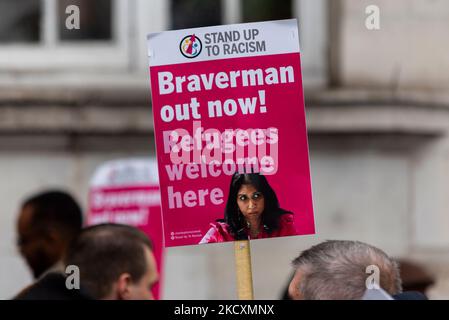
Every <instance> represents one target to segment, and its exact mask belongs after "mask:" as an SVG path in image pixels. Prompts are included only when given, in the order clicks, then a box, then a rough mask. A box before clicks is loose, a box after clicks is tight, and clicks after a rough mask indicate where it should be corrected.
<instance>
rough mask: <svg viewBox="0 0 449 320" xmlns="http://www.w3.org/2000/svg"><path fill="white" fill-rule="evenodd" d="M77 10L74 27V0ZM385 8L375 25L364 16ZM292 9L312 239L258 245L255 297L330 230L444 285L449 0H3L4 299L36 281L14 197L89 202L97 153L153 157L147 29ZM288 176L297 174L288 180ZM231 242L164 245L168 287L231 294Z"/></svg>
mask: <svg viewBox="0 0 449 320" xmlns="http://www.w3.org/2000/svg"><path fill="white" fill-rule="evenodd" d="M71 4H75V5H78V6H79V8H80V13H81V25H80V27H81V28H80V30H67V29H66V28H65V27H64V26H65V19H66V17H67V16H68V14H66V12H65V8H66V7H67V6H68V5H71ZM372 4H374V5H377V6H378V7H379V8H380V30H368V29H367V28H366V26H365V19H366V18H367V14H366V13H365V8H366V7H367V6H368V5H372ZM291 17H296V18H297V19H298V21H299V28H300V41H301V43H300V45H301V52H302V56H301V58H302V68H303V79H304V83H305V97H306V113H307V121H308V129H309V142H310V154H311V169H312V181H313V192H314V206H315V217H316V228H317V235H316V236H307V237H295V238H280V239H275V240H259V241H255V242H253V243H252V259H253V276H254V287H255V297H256V298H257V299H276V298H278V297H279V296H280V295H281V291H282V290H283V286H284V285H285V284H286V283H287V281H288V276H289V273H290V261H291V260H292V259H293V258H294V257H295V256H296V255H297V254H299V252H300V251H301V250H303V249H305V248H307V247H309V246H310V245H312V244H314V243H317V242H320V241H323V240H326V239H354V240H361V241H365V242H368V243H370V244H373V245H376V246H379V247H380V248H382V249H384V250H385V251H386V252H387V253H389V254H391V255H393V256H397V257H403V258H409V259H416V260H417V261H420V262H421V263H423V264H424V265H425V266H427V267H428V268H429V269H430V270H431V271H432V272H433V273H434V274H435V275H436V276H437V283H436V286H435V287H434V288H433V289H432V290H431V292H430V293H431V297H435V298H449V274H448V272H447V271H446V270H449V268H448V266H449V196H448V194H449V138H448V133H449V94H448V93H447V89H448V88H449V72H447V70H449V55H447V51H448V49H449V48H448V46H449V45H448V42H447V41H446V40H447V39H448V37H447V34H446V30H448V29H449V19H448V17H449V3H448V2H447V1H444V0H433V1H430V0H397V1H387V0H371V1H365V0H363V1H354V0H333V1H326V0H289V1H273V0H263V1H261V0H221V1H202V0H171V1H167V0H151V1H146V0H130V1H125V0H96V1H87V0H41V1H34V0H20V1H18V0H15V1H14V0H0V133H1V134H0V173H1V175H0V176H1V177H2V180H1V181H2V182H1V183H0V199H1V202H2V206H1V213H0V237H1V238H0V298H3V299H7V298H9V297H11V296H12V295H14V294H15V293H16V292H17V291H18V290H20V289H21V288H22V287H23V286H25V285H26V284H28V283H29V282H30V281H31V278H30V275H29V273H28V270H27V269H26V267H25V265H24V262H23V261H22V260H21V259H20V257H19V255H18V253H17V249H16V246H15V222H16V221H15V219H16V217H17V213H18V209H19V204H20V201H21V200H22V199H23V198H24V197H26V196H27V195H29V194H31V193H34V192H36V191H38V190H41V189H43V188H49V187H63V188H65V189H68V190H69V191H71V192H73V193H74V194H75V195H76V196H77V197H78V199H79V200H80V201H81V203H82V204H83V205H84V208H85V207H86V203H87V191H88V186H89V179H90V178H91V176H92V174H93V172H94V170H95V168H96V167H97V166H98V165H100V164H101V163H103V162H104V161H107V160H111V159H117V158H127V157H134V156H155V151H154V144H153V127H152V117H151V102H150V92H149V79H148V67H147V66H148V60H147V49H146V34H147V33H149V32H157V31H163V30H168V29H177V28H187V27H197V26H205V25H216V24H227V23H238V22H249V21H262V20H275V19H284V18H291ZM288 187H290V188H295V186H293V185H292V186H288ZM233 254H234V253H233V246H232V244H219V245H208V246H195V247H180V248H171V249H169V250H167V263H166V268H167V270H166V281H165V285H164V294H163V296H164V297H165V298H167V299H178V298H180V299H235V298H236V297H237V294H236V288H235V281H234V279H235V272H234V255H233Z"/></svg>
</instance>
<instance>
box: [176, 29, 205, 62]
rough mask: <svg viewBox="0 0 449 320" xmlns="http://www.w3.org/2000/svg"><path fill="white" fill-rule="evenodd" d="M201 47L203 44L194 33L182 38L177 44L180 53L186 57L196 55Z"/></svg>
mask: <svg viewBox="0 0 449 320" xmlns="http://www.w3.org/2000/svg"><path fill="white" fill-rule="evenodd" d="M202 48H203V44H202V43H201V40H200V38H198V37H197V36H195V35H194V34H190V35H188V36H185V37H184V38H182V40H181V43H180V44H179V49H180V50H181V53H182V55H183V56H184V57H186V58H195V57H197V56H198V55H199V54H200V53H201V49H202Z"/></svg>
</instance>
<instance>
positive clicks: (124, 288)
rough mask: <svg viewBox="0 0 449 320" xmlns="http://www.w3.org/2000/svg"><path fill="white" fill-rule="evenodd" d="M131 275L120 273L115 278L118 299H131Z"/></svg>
mask: <svg viewBox="0 0 449 320" xmlns="http://www.w3.org/2000/svg"><path fill="white" fill-rule="evenodd" d="M131 280H132V279H131V275H130V274H129V273H122V274H121V275H120V277H119V278H118V280H117V294H118V298H119V300H131V288H130V286H131Z"/></svg>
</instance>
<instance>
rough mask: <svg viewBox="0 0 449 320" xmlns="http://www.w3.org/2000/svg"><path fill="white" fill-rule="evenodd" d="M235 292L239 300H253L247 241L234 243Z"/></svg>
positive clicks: (249, 253)
mask: <svg viewBox="0 0 449 320" xmlns="http://www.w3.org/2000/svg"><path fill="white" fill-rule="evenodd" d="M234 253H235V269H236V274H237V292H238V297H239V299H240V300H253V299H254V293H253V274H252V269H251V250H250V244H249V240H239V241H235V242H234Z"/></svg>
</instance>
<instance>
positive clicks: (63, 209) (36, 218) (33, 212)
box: [17, 191, 82, 278]
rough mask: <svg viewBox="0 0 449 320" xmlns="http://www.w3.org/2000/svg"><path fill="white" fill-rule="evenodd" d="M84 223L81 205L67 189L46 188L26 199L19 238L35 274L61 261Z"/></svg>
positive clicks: (22, 252)
mask: <svg viewBox="0 0 449 320" xmlns="http://www.w3.org/2000/svg"><path fill="white" fill-rule="evenodd" d="M81 227H82V212H81V208H80V206H79V205H78V203H77V202H76V201H75V199H74V198H73V197H72V196H70V195H69V194H68V193H66V192H62V191H47V192H43V193H39V194H37V195H34V196H32V197H31V198H29V199H27V200H25V201H24V202H23V204H22V207H21V210H20V214H19V218H18V221H17V233H18V239H17V242H18V246H19V249H20V253H21V254H22V256H23V257H24V258H25V260H26V262H27V264H28V266H29V267H30V268H31V271H32V272H33V275H34V277H35V278H38V277H39V276H41V275H42V274H43V273H44V272H45V271H47V270H48V269H49V268H51V267H52V266H54V265H55V264H57V263H58V262H59V261H61V259H62V258H63V255H64V254H65V251H66V249H67V247H68V245H69V243H70V242H71V241H72V240H73V238H74V237H75V236H76V235H77V234H78V233H79V232H80V230H81Z"/></svg>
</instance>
